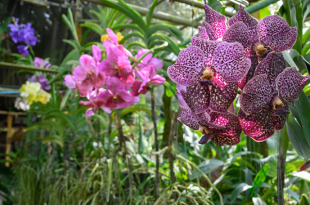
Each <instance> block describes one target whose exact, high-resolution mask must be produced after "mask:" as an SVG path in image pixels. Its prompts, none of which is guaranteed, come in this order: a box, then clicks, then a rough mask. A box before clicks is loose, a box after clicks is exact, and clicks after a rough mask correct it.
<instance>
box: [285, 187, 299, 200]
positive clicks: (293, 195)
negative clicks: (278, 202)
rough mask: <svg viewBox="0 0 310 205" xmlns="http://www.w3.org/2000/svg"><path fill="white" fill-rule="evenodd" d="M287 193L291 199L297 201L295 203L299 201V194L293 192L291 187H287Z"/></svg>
mask: <svg viewBox="0 0 310 205" xmlns="http://www.w3.org/2000/svg"><path fill="white" fill-rule="evenodd" d="M288 194H289V195H290V196H291V197H292V198H293V199H295V200H296V201H297V203H299V201H300V197H299V195H298V194H297V193H296V192H294V191H292V190H291V189H289V190H288Z"/></svg>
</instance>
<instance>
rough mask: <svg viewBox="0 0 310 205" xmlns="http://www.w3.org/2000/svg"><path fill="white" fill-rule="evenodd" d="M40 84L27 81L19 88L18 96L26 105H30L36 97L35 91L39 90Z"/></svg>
mask: <svg viewBox="0 0 310 205" xmlns="http://www.w3.org/2000/svg"><path fill="white" fill-rule="evenodd" d="M40 88H41V84H40V83H38V82H30V81H27V82H26V84H23V85H22V87H21V88H20V89H19V90H20V96H21V97H22V98H23V100H24V101H25V102H27V104H28V105H31V104H32V103H33V102H34V101H35V100H36V97H37V92H38V91H39V90H40Z"/></svg>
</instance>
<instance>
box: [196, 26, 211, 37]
mask: <svg viewBox="0 0 310 205" xmlns="http://www.w3.org/2000/svg"><path fill="white" fill-rule="evenodd" d="M198 30H199V31H198V38H203V39H205V40H209V36H208V33H207V30H206V28H205V27H202V26H198Z"/></svg>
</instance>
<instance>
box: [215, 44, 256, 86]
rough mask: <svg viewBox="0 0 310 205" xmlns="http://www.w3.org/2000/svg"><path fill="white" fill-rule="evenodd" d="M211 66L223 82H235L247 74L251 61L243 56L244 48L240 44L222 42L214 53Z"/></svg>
mask: <svg viewBox="0 0 310 205" xmlns="http://www.w3.org/2000/svg"><path fill="white" fill-rule="evenodd" d="M212 65H213V68H214V70H215V71H216V72H218V73H219V74H221V76H223V78H224V80H226V81H228V82H236V81H240V80H242V79H243V78H244V76H245V75H246V74H247V73H248V71H249V69H250V67H251V60H250V59H249V58H246V57H245V56H244V48H243V46H242V45H241V44H240V43H227V42H223V43H221V44H219V45H218V46H217V47H216V49H215V51H214V57H213V62H212Z"/></svg>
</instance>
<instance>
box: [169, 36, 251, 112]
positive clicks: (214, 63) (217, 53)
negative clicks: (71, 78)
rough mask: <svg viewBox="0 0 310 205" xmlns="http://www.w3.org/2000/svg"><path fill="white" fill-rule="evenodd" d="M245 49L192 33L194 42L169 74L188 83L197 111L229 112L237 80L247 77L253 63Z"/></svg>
mask: <svg viewBox="0 0 310 205" xmlns="http://www.w3.org/2000/svg"><path fill="white" fill-rule="evenodd" d="M243 53H244V48H243V47H242V45H241V44H239V43H227V42H220V41H207V40H205V39H202V38H197V37H193V38H192V46H189V47H188V48H186V49H183V50H182V51H181V52H180V54H179V56H178V59H177V61H176V62H175V64H174V65H172V66H170V67H169V68H168V70H167V74H168V76H169V77H170V79H171V80H172V81H174V82H176V83H177V84H178V85H183V86H187V92H188V93H190V95H191V98H190V104H193V107H194V112H195V113H201V112H204V111H205V110H206V109H208V108H209V109H211V110H213V111H217V112H226V111H227V109H228V108H229V106H230V105H231V103H232V102H233V100H234V99H235V97H236V95H237V91H238V83H237V82H238V81H239V80H241V79H243V78H244V76H245V75H246V74H247V72H248V70H249V68H250V65H251V61H250V60H249V59H248V58H246V57H245V56H244V55H243ZM210 87H211V89H210Z"/></svg>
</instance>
